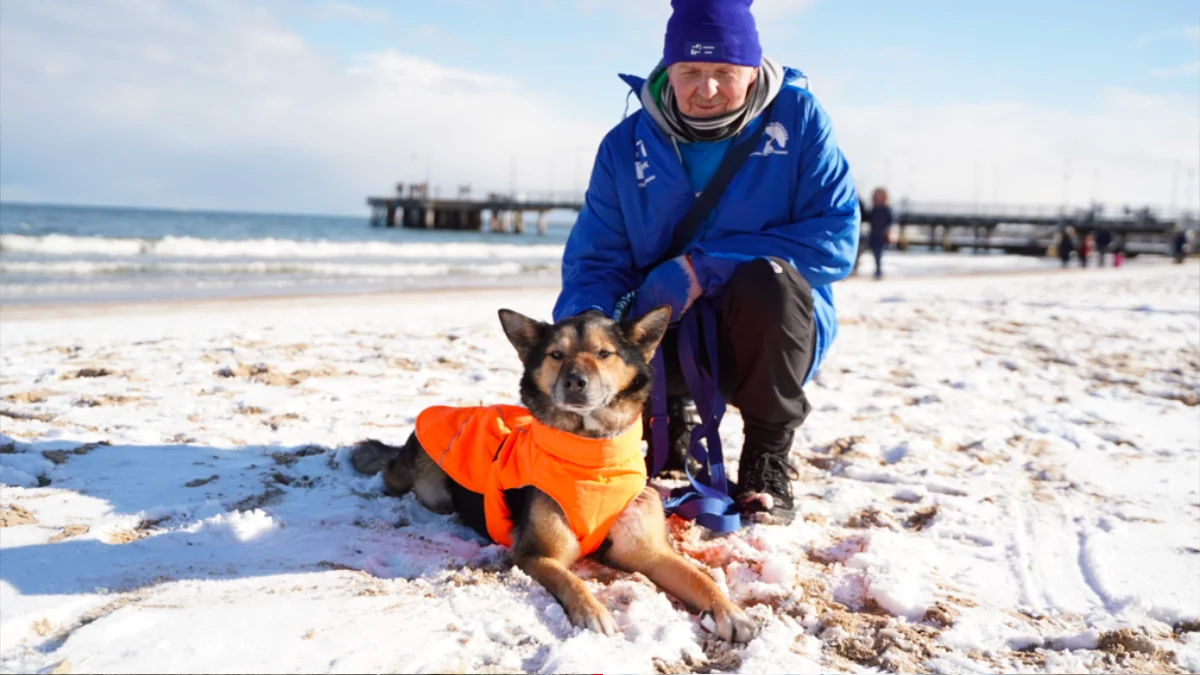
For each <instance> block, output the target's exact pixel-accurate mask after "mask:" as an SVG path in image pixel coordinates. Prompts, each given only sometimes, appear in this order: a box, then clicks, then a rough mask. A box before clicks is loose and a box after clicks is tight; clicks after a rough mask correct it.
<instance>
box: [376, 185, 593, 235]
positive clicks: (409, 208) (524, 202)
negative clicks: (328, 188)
mask: <svg viewBox="0 0 1200 675" xmlns="http://www.w3.org/2000/svg"><path fill="white" fill-rule="evenodd" d="M398 187H399V189H398V190H397V195H396V196H394V197H368V198H367V205H368V206H370V207H371V226H372V227H406V228H411V229H422V230H468V231H472V232H481V231H483V230H484V223H487V231H489V232H511V233H513V234H523V233H524V232H525V217H526V214H533V215H534V217H535V218H536V223H537V233H538V234H542V235H544V234H546V227H547V221H546V217H547V214H548V213H550V212H551V211H557V210H566V211H579V210H580V209H582V208H583V200H582V198H575V199H572V198H571V197H570V196H566V195H558V194H549V195H534V196H532V198H531V196H528V195H522V196H521V197H517V198H514V197H510V196H507V195H499V194H490V195H488V196H487V197H486V198H484V199H472V198H471V196H470V191H469V190H466V189H463V188H460V189H459V194H458V195H457V196H456V197H455V198H453V199H441V198H438V197H430V196H429V195H428V191H427V190H426V189H425V186H423V185H410V186H408V188H409V189H408V191H407V192H408V194H407V195H405V194H404V193H405V190H404V188H405V186H403V185H400V186H398Z"/></svg>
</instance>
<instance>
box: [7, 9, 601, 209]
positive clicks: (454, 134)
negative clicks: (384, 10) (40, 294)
mask: <svg viewBox="0 0 1200 675" xmlns="http://www.w3.org/2000/svg"><path fill="white" fill-rule="evenodd" d="M16 7H18V8H19V9H21V10H22V11H21V13H18V12H13V13H12V14H11V15H10V14H9V5H6V16H5V24H4V25H3V26H0V50H2V56H3V58H0V80H2V82H3V87H4V96H2V97H0V124H2V126H3V129H4V141H5V142H4V144H3V148H2V149H0V152H2V153H3V154H2V155H0V157H2V158H3V159H4V163H5V166H6V168H10V167H13V166H20V167H23V169H24V171H26V172H29V173H35V174H38V175H42V176H47V177H48V178H47V181H48V182H50V183H53V185H46V186H38V187H39V194H41V195H43V197H44V198H47V199H59V200H67V201H75V202H80V201H83V202H102V203H133V204H161V205H170V206H195V207H200V206H211V207H218V208H238V207H248V208H264V209H272V208H283V209H287V210H318V211H330V210H333V211H339V212H349V211H354V210H358V209H360V208H364V207H363V206H362V205H363V198H364V197H365V196H366V195H367V194H368V193H380V192H390V191H391V190H392V186H393V185H394V184H395V182H397V181H400V180H414V179H418V178H423V177H424V174H425V165H426V164H428V165H429V168H430V170H431V171H432V174H433V175H432V178H433V182H434V183H435V184H440V185H442V186H444V189H446V190H449V189H451V188H452V186H453V185H457V184H459V183H466V182H470V183H473V184H474V185H475V187H476V189H477V190H479V191H483V190H486V189H496V188H501V187H505V188H506V187H507V186H508V185H509V179H510V166H511V157H513V156H516V157H517V160H518V167H519V177H518V178H519V180H518V183H519V184H527V185H536V186H538V187H541V186H543V185H545V174H546V172H545V170H544V167H546V166H547V165H548V162H550V161H552V160H554V161H559V162H563V163H560V166H567V167H570V166H572V165H573V163H574V162H576V161H578V156H579V155H580V153H579V152H578V151H577V150H575V148H578V147H588V148H594V147H595V146H596V144H597V143H598V142H599V139H600V137H601V135H602V134H603V133H604V131H605V129H604V125H598V124H589V123H588V122H587V121H576V120H573V119H568V118H567V116H566V115H563V114H558V113H556V112H555V109H554V106H553V105H552V104H551V103H550V102H549V101H548V100H546V99H544V98H543V97H541V96H540V95H538V94H536V93H534V92H531V91H529V90H527V89H526V88H525V87H524V86H523V85H522V83H520V82H517V81H514V80H510V79H505V78H498V77H494V76H492V75H488V74H486V73H481V72H472V71H467V70H459V69H452V68H446V67H444V66H441V65H439V64H437V63H434V62H431V61H428V60H424V59H420V58H417V57H413V56H409V55H405V54H401V53H398V52H395V51H391V50H388V51H383V52H379V53H375V54H370V55H364V56H362V57H361V58H360V59H358V60H357V61H356V62H355V63H353V64H352V65H349V66H347V65H346V64H343V63H340V62H338V61H336V60H334V58H333V57H330V56H327V55H323V54H320V53H318V52H316V51H315V50H313V49H311V48H309V47H308V46H307V45H306V44H305V43H304V41H303V40H301V39H300V38H299V37H298V36H297V35H295V34H294V33H292V32H291V31H289V30H287V29H286V28H285V27H283V26H281V25H280V24H279V23H278V22H277V21H276V20H275V19H274V18H273V17H272V16H271V15H270V14H268V13H267V12H265V11H262V10H261V9H259V8H256V7H254V6H251V5H249V4H247V3H244V2H238V3H234V2H221V3H208V2H196V3H187V4H185V3H181V2H172V3H157V2H150V1H149V0H121V1H120V2H116V3H114V2H109V3H99V2H95V3H90V2H89V3H80V4H72V5H59V4H51V3H47V4H43V3H37V4H27V5H18V6H16ZM564 148H566V149H567V150H564ZM413 154H418V155H420V157H421V159H420V160H419V161H418V162H416V163H415V164H417V165H418V166H414V162H413V161H412V160H411V159H410V158H411V156H412V155H413ZM556 158H557V159H556ZM582 159H583V161H584V162H585V163H586V162H588V161H590V159H591V154H590V151H589V152H588V153H585V155H584V156H583V157H582ZM534 167H537V169H535V168H534ZM521 169H523V170H521ZM583 173H584V175H586V170H585V171H584V172H583ZM521 176H525V180H520V177H521ZM21 180H22V181H23V182H28V181H27V180H26V179H24V178H22V179H21ZM565 183H566V181H562V182H560V187H565Z"/></svg>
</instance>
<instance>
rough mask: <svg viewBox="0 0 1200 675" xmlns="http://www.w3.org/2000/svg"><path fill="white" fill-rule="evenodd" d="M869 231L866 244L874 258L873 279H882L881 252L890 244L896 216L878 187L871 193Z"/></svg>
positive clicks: (886, 196)
mask: <svg viewBox="0 0 1200 675" xmlns="http://www.w3.org/2000/svg"><path fill="white" fill-rule="evenodd" d="M867 222H869V223H870V224H871V231H870V234H869V235H868V237H867V243H868V244H870V246H871V255H873V256H875V278H876V279H882V278H883V251H884V249H886V248H887V245H888V244H890V243H892V226H893V225H895V224H896V216H895V214H893V213H892V207H890V206H888V194H887V190H885V189H883V188H881V187H878V188H875V191H874V192H873V193H871V212H870V214H868V215H867Z"/></svg>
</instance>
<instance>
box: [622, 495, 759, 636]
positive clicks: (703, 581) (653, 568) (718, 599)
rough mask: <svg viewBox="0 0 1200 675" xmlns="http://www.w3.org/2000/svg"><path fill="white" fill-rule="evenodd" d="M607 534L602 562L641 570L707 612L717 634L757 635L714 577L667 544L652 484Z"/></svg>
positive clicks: (692, 606)
mask: <svg viewBox="0 0 1200 675" xmlns="http://www.w3.org/2000/svg"><path fill="white" fill-rule="evenodd" d="M608 539H609V542H610V543H611V546H609V547H608V548H607V550H605V551H604V552H603V554H602V555H601V556H600V557H601V559H602V560H603V561H604V562H605V563H606V564H609V565H611V566H613V567H616V568H618V569H623V570H626V571H629V572H641V573H642V574H644V575H646V576H647V577H649V579H650V580H651V581H653V582H654V583H655V585H657V586H658V587H659V588H661V589H662V590H664V591H666V592H667V593H669V594H671V595H673V596H675V597H676V598H679V599H680V600H681V601H683V603H684V604H685V605H687V606H688V608H689V609H690V610H691V611H693V612H711V613H712V616H713V621H714V623H715V624H716V626H715V629H716V633H717V635H718V636H719V637H721V638H724V639H726V640H729V641H731V642H749V641H750V640H752V639H753V638H754V636H755V635H757V634H758V626H757V625H756V624H755V623H754V620H753V619H751V618H750V617H749V616H747V615H746V613H745V612H743V611H742V610H741V609H740V608H739V607H738V606H737V605H735V604H733V601H731V600H730V599H729V598H727V597H725V594H724V593H722V592H721V589H720V588H717V584H716V582H714V581H713V580H712V577H710V576H708V575H707V574H705V573H704V572H703V571H702V570H700V569H699V568H698V567H696V566H695V565H693V564H691V563H690V562H688V561H687V560H686V559H685V558H684V557H683V556H682V555H680V554H679V553H678V552H677V551H675V549H673V548H671V544H670V542H669V541H668V540H667V525H666V518H665V517H664V516H663V507H662V500H661V499H659V496H658V492H657V491H656V490H655V489H654V488H652V487H647V488H646V489H645V490H643V491H642V494H640V495H638V497H637V498H636V499H634V500H633V503H632V504H630V505H629V506H628V507H627V508H626V509H625V511H624V512H622V513H621V515H620V516H618V517H617V521H616V522H615V523H613V527H612V530H611V532H610V533H609V535H608Z"/></svg>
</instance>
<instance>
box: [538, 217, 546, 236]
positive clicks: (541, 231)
mask: <svg viewBox="0 0 1200 675" xmlns="http://www.w3.org/2000/svg"><path fill="white" fill-rule="evenodd" d="M537 228H538V236H539V237H544V236H546V212H545V211H541V212H539V213H538V222H537Z"/></svg>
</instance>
